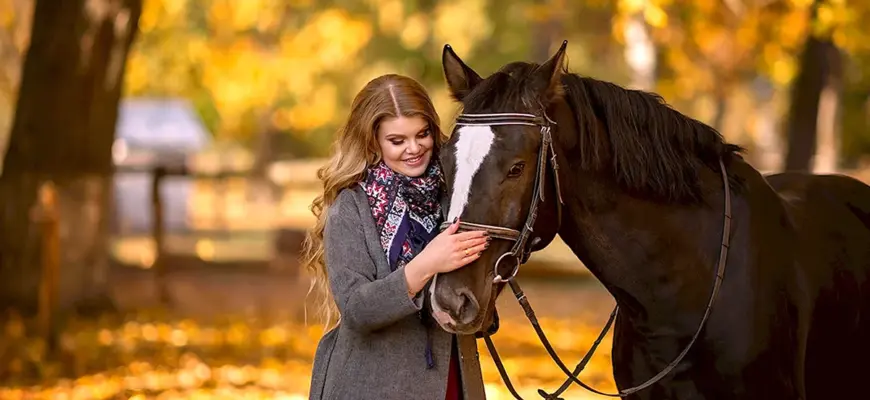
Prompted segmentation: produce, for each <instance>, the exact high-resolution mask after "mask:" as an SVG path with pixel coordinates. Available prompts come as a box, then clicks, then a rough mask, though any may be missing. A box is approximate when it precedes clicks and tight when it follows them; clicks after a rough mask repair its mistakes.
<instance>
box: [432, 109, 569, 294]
mask: <svg viewBox="0 0 870 400" xmlns="http://www.w3.org/2000/svg"><path fill="white" fill-rule="evenodd" d="M543 115H544V116H543V117H539V116H536V115H533V114H521V113H498V114H460V115H459V116H458V117H457V119H456V125H459V126H497V125H528V126H540V128H541V147H540V149H539V151H538V158H537V162H536V170H535V183H534V190H533V194H532V200H531V204H530V206H529V213H528V215H527V217H526V221H525V223H524V224H523V226H522V227H521V230H516V229H512V228H506V227H501V226H494V225H486V224H478V223H473V222H465V221H460V222H459V230H460V231H470V230H483V231H486V232H487V233H489V234H490V236H491V237H494V238H497V239H502V240H508V241H511V242H514V245H513V247H512V248H511V250H510V251H508V252H506V253H504V254H502V255H501V256H500V257H499V258H498V259H497V261H496V263H495V266H494V267H493V282H495V283H503V282H507V281H509V280H511V279H513V278H514V277H515V276H516V275H517V273H518V272H519V268H520V265H522V264H524V263H525V262H526V261H527V260H528V257H529V255H530V254H531V247H532V246H528V244H529V239H530V238H531V236H532V233H533V232H534V226H535V221H536V219H537V217H538V205H539V203H541V202H543V201H544V200H545V198H544V197H545V196H544V193H545V192H546V190H545V189H546V175H547V159H548V158H547V156H548V155H550V161H551V162H550V164H551V165H552V167H553V180H554V181H555V182H554V183H555V188H556V195H557V197H558V201H557V202H556V213H557V222H556V223H557V224H561V219H562V218H561V217H562V194H561V188H560V186H559V175H558V170H559V166H558V164H557V162H556V152H555V149H554V147H553V138H552V134H551V130H550V126H551V124H555V122H554V121H553V120H551V119H550V118H549V117H547V115H546V114H543ZM450 223H451V222H449V221H445V222H443V223H442V224H441V230H444V229H446V228H447V226H449V225H450ZM556 229H557V230H558V226H557V228H556ZM531 243H532V244H534V243H535V242H534V241H532V242H531ZM508 257H512V258H515V259H516V265H515V267H514V268H513V270H512V271H511V273H510V274H505V275H502V274H501V273H500V272H499V266H500V264H501V262H502V261H503V260H505V259H506V258H508Z"/></svg>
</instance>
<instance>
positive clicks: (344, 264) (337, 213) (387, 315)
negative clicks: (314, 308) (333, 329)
mask: <svg viewBox="0 0 870 400" xmlns="http://www.w3.org/2000/svg"><path fill="white" fill-rule="evenodd" d="M360 218H361V217H360V215H359V211H358V209H357V208H356V206H355V205H354V204H353V199H352V198H350V197H349V196H339V199H338V201H336V203H335V204H334V205H333V207H330V209H329V211H328V216H327V220H326V226H325V227H324V232H323V245H324V252H325V254H324V257H325V261H326V269H327V273H328V275H329V284H330V288H331V290H332V295H333V297H334V298H335V302H336V304H337V306H338V310H339V312H340V313H341V321H342V323H343V324H345V325H346V326H347V327H348V328H350V329H353V330H356V331H360V332H364V333H367V332H371V331H375V330H378V329H381V328H384V327H386V326H389V325H391V324H393V323H395V322H397V321H399V320H401V319H402V318H405V317H407V316H409V315H411V314H414V313H415V312H417V311H419V310H420V309H421V308H422V305H423V301H422V300H423V298H422V296H423V292H424V291H420V293H418V294H417V296H415V297H414V299H413V300H412V299H411V298H410V297H408V283H407V282H406V281H405V269H404V267H400V268H398V269H396V270H395V271H393V272H392V273H390V274H389V275H387V276H386V277H385V278H383V279H376V276H377V274H376V272H377V268H376V266H375V263H374V260H372V258H371V256H370V255H369V252H368V249H367V247H366V237H365V234H364V232H363V229H362V223H361V222H362V221H361V219H360Z"/></svg>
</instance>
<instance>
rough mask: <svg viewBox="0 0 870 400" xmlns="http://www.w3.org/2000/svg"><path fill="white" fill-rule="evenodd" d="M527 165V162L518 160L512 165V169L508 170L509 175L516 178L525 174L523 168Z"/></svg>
mask: <svg viewBox="0 0 870 400" xmlns="http://www.w3.org/2000/svg"><path fill="white" fill-rule="evenodd" d="M525 167H526V164H525V163H523V162H518V163H516V164H514V165H513V166H511V169H510V170H509V171H508V177H510V178H516V177H518V176H520V175H522V174H523V168H525Z"/></svg>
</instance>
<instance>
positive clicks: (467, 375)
mask: <svg viewBox="0 0 870 400" xmlns="http://www.w3.org/2000/svg"><path fill="white" fill-rule="evenodd" d="M324 247H325V259H326V268H327V271H328V273H329V283H330V285H331V288H332V292H333V296H334V298H335V300H336V303H337V304H338V309H339V311H340V312H341V321H340V322H339V326H338V327H337V328H335V329H333V330H331V331H329V332H327V333H326V334H325V335H324V336H323V338H321V340H320V343H319V344H318V346H317V350H316V352H315V356H314V366H313V369H312V376H311V389H310V392H309V399H311V400H320V399H324V400H345V399H354V400H366V399H372V400H375V399H377V400H388V399H403V400H404V399H421V400H426V399H432V400H442V399H444V398H445V395H446V391H447V372H448V367H449V364H448V362H449V357H450V353H451V347H450V346H451V343H452V336H453V335H451V334H449V333H447V332H445V331H444V330H442V329H441V328H440V327H439V326H438V324H437V323H435V322H434V321H433V322H432V323H431V324H429V325H430V327H429V328H428V331H429V335H431V338H432V354H433V356H434V359H435V366H434V368H432V369H427V368H426V359H425V346H426V331H427V328H426V327H425V326H424V325H423V324H422V323H421V322H420V319H419V317H418V316H417V311H418V310H420V309H421V307H422V306H423V297H422V296H424V295H425V294H426V293H428V285H427V287H426V288H424V290H422V291H420V293H418V294H417V296H416V297H415V298H414V299H413V300H412V299H411V298H409V297H408V294H407V292H408V286H407V283H406V281H405V271H404V269H403V268H399V269H397V270H396V271H395V272H391V271H390V266H389V264H388V261H387V257H386V255H385V254H384V251H383V249H382V248H381V244H380V236H379V234H378V232H377V230H376V227H375V222H374V218H372V213H371V208H370V207H369V203H368V199H367V197H366V194H365V192H364V191H363V190H362V188H361V187H359V186H354V187H353V188H351V189H345V190H343V191H342V192H341V193H339V195H338V198H337V199H336V202H335V204H333V205H332V207H330V208H329V209H328V211H327V220H326V226H325V231H324ZM456 342H457V344H458V347H459V352H458V353H459V355H460V366H461V368H460V369H461V375H462V384H461V386H462V389H463V393H464V398H465V399H466V400H478V399H484V398H485V397H486V396H485V394H484V390H483V379H482V377H481V371H480V364H479V360H478V352H477V345H476V342H475V338H474V336H462V335H459V336H457V337H456Z"/></svg>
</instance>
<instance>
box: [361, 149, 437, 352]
mask: <svg viewBox="0 0 870 400" xmlns="http://www.w3.org/2000/svg"><path fill="white" fill-rule="evenodd" d="M442 179H443V178H442V175H441V165H440V164H439V163H438V159H437V157H435V156H433V157H432V161H430V162H429V166H428V167H427V168H426V172H424V173H423V175H421V176H419V177H415V178H411V177H408V176H405V175H402V174H400V173H396V172H395V171H393V170H392V169H390V167H388V166H387V165H386V164H384V162H383V161H381V162H379V163H378V164H376V165H373V166H371V167H370V168H369V170H368V174H367V176H366V179H365V181H363V182H360V185H362V187H363V189H364V190H365V192H366V195H367V197H368V200H369V206H371V209H372V217H374V219H375V226H376V227H377V229H378V233H379V234H380V239H381V247H382V248H383V249H384V254H386V256H387V261H388V262H389V264H390V270H392V271H395V270H396V269H398V268H399V267H401V266H403V265H405V264H407V263H408V262H410V261H411V260H412V259H413V258H414V256H416V255H417V254H420V252H421V251H422V250H423V247H425V246H426V244H428V243H429V241H431V240H432V239H434V238H435V236H436V235H437V234H438V232H439V231H438V225H439V224H440V223H441V218H442V215H441V203H440V202H439V200H440V197H441V182H442ZM427 298H428V296H423V301H424V302H426V301H427ZM417 317H418V318H420V322H421V323H422V324H423V325H424V326H426V327H427V328H428V326H429V325H430V324H431V322H430V320H431V318H430V317H429V316H428V308H427V307H426V306H424V307H423V308H422V310H421V311H418V312H417ZM424 358H425V361H426V368H428V369H432V368H434V367H435V357H434V356H433V355H432V338H431V336H430V335H429V331H428V329H427V331H426V348H425V352H424Z"/></svg>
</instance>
